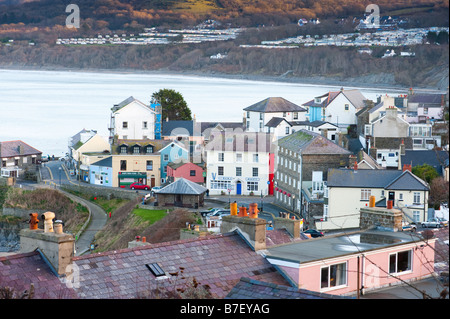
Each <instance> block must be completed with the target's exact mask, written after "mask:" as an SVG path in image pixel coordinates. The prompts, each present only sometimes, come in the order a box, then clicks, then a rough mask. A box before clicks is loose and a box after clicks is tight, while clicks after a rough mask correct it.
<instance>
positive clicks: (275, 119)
mask: <svg viewBox="0 0 450 319" xmlns="http://www.w3.org/2000/svg"><path fill="white" fill-rule="evenodd" d="M283 121H285V122H286V123H287V124H289V125H290V126H292V124H291V123H289V122H288V121H287V120H286V119H284V118H282V117H272V118H271V119H270V120H269V121H268V122H267V123H266V125H264V126H267V127H277V126H278V125H280V123H281V122H283Z"/></svg>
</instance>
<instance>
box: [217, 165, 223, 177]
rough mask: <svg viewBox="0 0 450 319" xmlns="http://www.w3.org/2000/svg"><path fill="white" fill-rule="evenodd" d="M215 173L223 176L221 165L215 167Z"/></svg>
mask: <svg viewBox="0 0 450 319" xmlns="http://www.w3.org/2000/svg"><path fill="white" fill-rule="evenodd" d="M217 174H218V175H221V176H223V166H219V167H217Z"/></svg>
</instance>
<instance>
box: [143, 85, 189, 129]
mask: <svg viewBox="0 0 450 319" xmlns="http://www.w3.org/2000/svg"><path fill="white" fill-rule="evenodd" d="M152 103H159V104H161V109H162V119H163V121H165V120H166V119H167V118H168V119H169V120H172V121H173V120H184V121H189V120H192V115H191V110H190V109H189V107H188V106H187V103H186V101H185V100H184V98H183V95H182V94H181V93H179V92H176V91H175V90H172V89H161V90H159V91H158V92H155V93H153V95H152Z"/></svg>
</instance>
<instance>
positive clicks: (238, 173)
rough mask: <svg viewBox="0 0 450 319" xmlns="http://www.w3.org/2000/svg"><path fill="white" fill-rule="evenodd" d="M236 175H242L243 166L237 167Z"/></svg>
mask: <svg viewBox="0 0 450 319" xmlns="http://www.w3.org/2000/svg"><path fill="white" fill-rule="evenodd" d="M277 173H278V172H277ZM236 176H242V167H236Z"/></svg>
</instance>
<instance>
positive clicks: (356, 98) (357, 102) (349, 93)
mask: <svg viewBox="0 0 450 319" xmlns="http://www.w3.org/2000/svg"><path fill="white" fill-rule="evenodd" d="M339 94H343V95H344V96H345V97H346V98H347V99H348V100H349V101H350V103H352V104H353V106H354V107H355V108H356V109H358V110H359V109H361V108H364V107H365V103H364V101H365V100H367V98H366V97H365V96H364V95H362V93H361V92H360V91H359V90H343V89H342V90H340V91H337V92H328V93H325V94H323V95H321V96H317V98H321V99H322V98H325V99H324V100H323V101H322V103H316V101H315V98H314V99H312V100H310V101H308V102H306V103H304V104H302V105H304V106H316V107H327V106H328V105H330V103H331V102H333V100H334V99H336V97H338V96H339Z"/></svg>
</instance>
